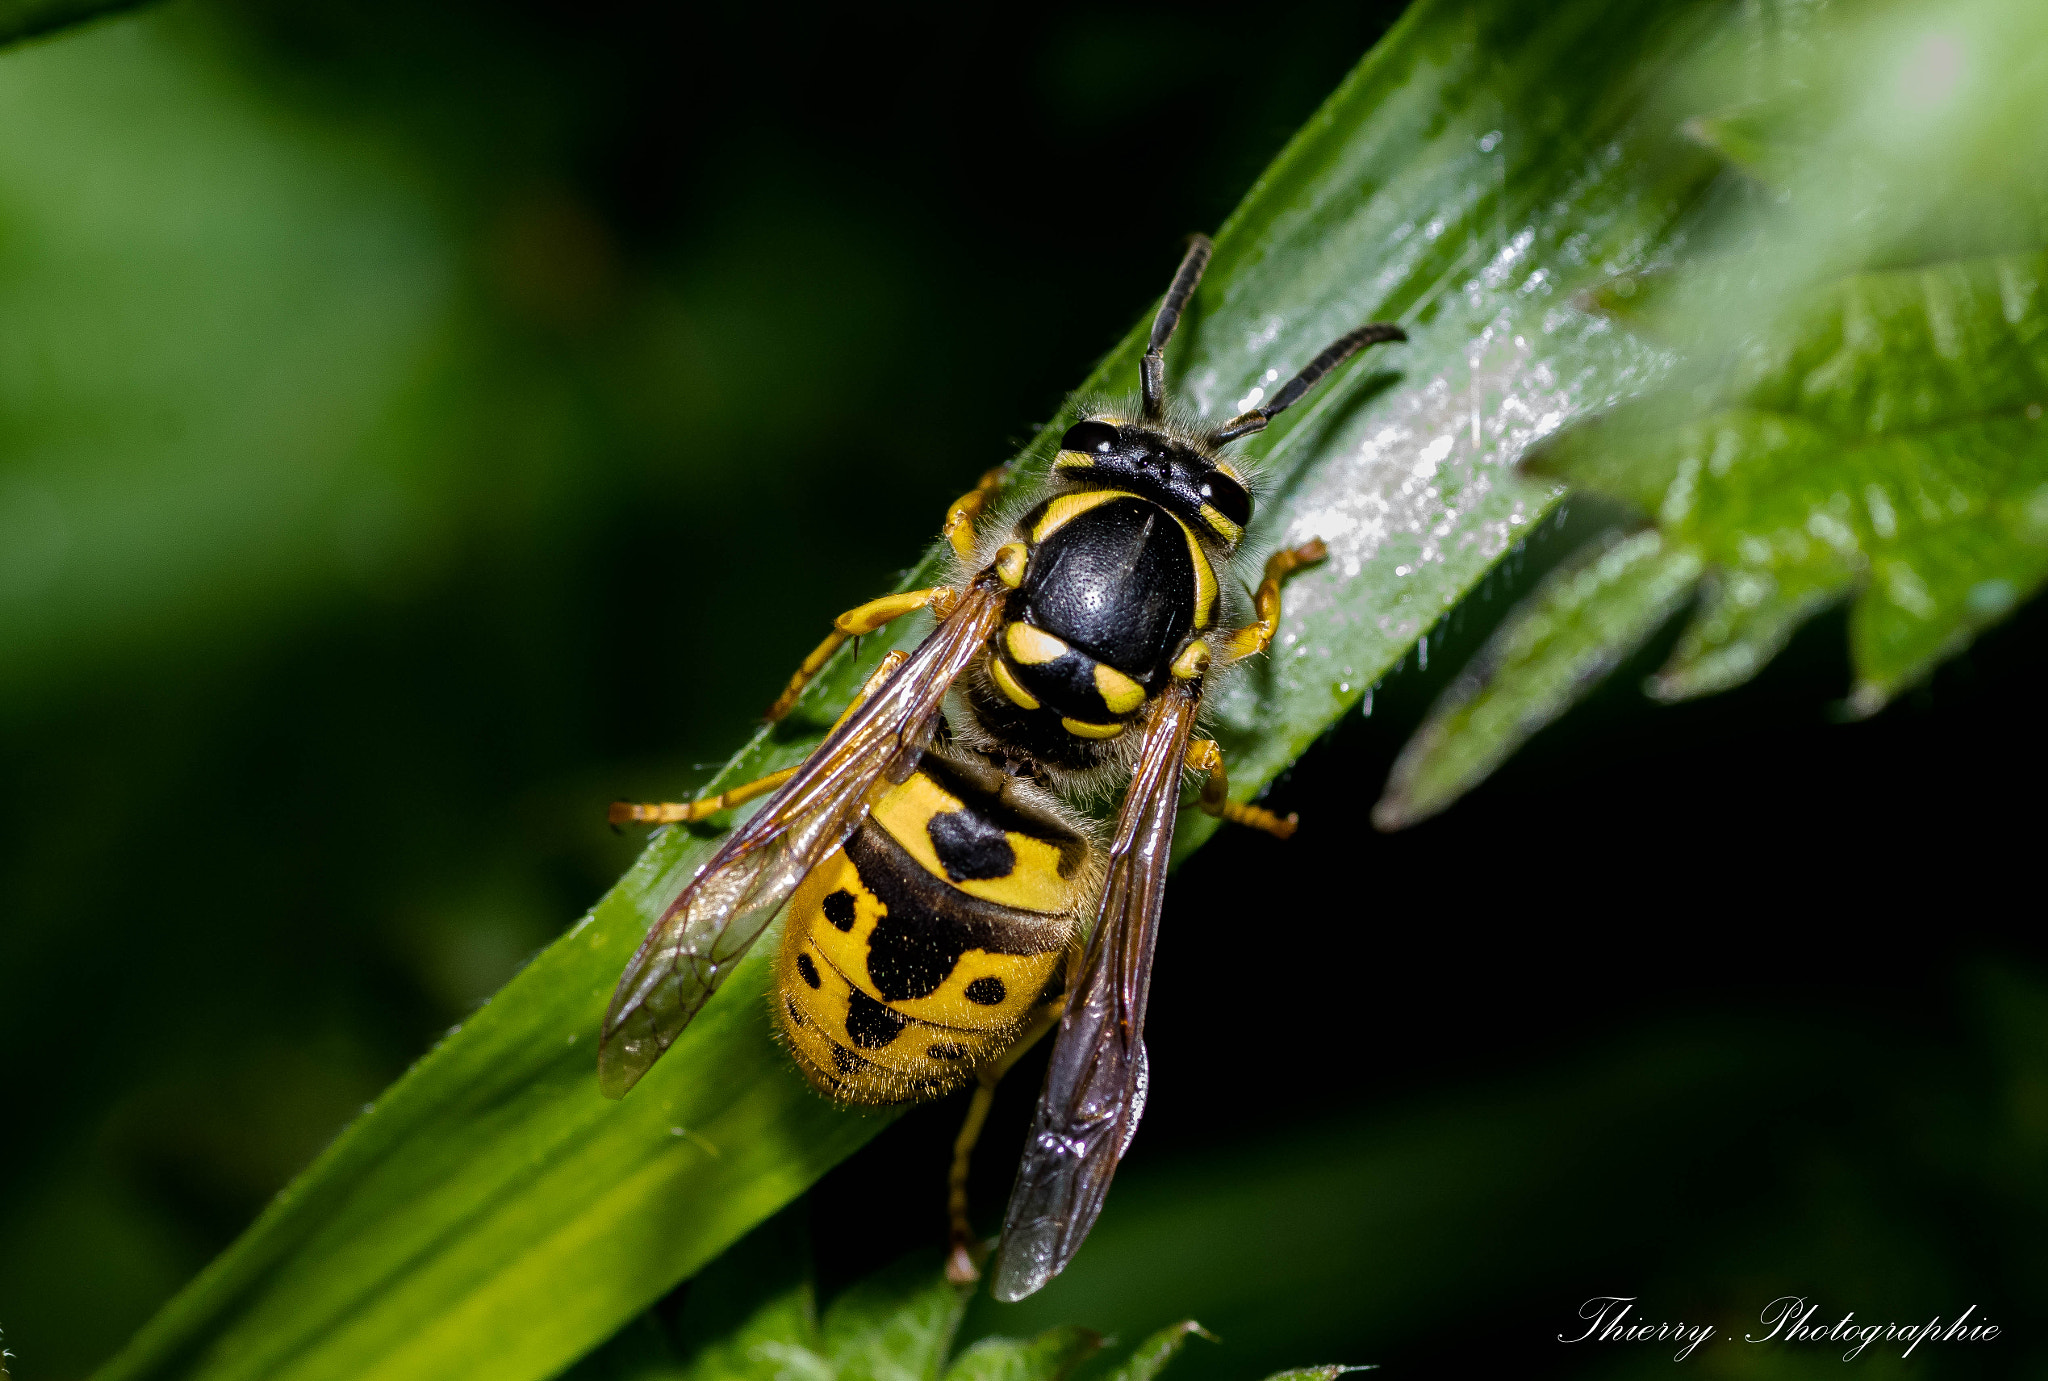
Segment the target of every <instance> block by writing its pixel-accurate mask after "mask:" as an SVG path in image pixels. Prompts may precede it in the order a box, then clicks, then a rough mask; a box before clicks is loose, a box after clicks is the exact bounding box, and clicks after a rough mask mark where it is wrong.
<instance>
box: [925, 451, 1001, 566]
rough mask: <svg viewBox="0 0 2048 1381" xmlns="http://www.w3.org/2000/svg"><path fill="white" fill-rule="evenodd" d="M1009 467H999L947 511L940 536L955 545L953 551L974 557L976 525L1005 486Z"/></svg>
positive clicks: (954, 502)
mask: <svg viewBox="0 0 2048 1381" xmlns="http://www.w3.org/2000/svg"><path fill="white" fill-rule="evenodd" d="M1007 468H1008V467H1007V466H1002V465H998V466H997V467H996V468H995V469H993V470H991V471H989V472H988V473H987V474H985V475H983V476H982V477H981V482H980V483H979V484H977V485H975V486H974V488H972V489H970V490H968V491H967V492H966V493H965V494H962V495H961V496H960V497H959V498H958V499H955V500H954V501H953V506H952V507H951V508H949V509H947V510H946V525H945V526H944V527H942V528H940V529H939V536H941V537H943V538H945V539H946V540H947V541H948V542H951V543H952V544H953V550H954V551H956V552H958V553H959V554H960V555H962V556H972V555H974V542H975V535H974V523H975V520H976V519H977V518H979V517H981V512H982V510H983V509H985V508H987V507H988V501H989V499H990V498H991V497H993V496H994V494H995V492H996V490H998V489H1000V488H1002V486H1003V472H1004V470H1006V469H1007Z"/></svg>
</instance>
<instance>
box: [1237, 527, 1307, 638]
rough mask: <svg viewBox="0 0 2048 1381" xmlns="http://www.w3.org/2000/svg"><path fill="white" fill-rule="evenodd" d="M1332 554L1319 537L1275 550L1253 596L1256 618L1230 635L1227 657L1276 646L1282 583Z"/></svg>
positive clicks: (1253, 608)
mask: <svg viewBox="0 0 2048 1381" xmlns="http://www.w3.org/2000/svg"><path fill="white" fill-rule="evenodd" d="M1329 554H1330V549H1329V548H1328V547H1326V546H1324V545H1323V540H1322V538H1320V537H1318V538H1317V539H1316V540H1315V541H1313V542H1304V543H1302V544H1301V545H1300V546H1298V547H1292V548H1289V549H1288V550H1286V551H1276V552H1274V553H1273V559H1272V560H1270V561H1268V562H1267V563H1266V578H1265V579H1264V580H1261V581H1260V582H1259V589H1258V593H1256V594H1254V595H1253V596H1252V610H1253V613H1254V614H1255V615H1256V617H1255V618H1254V619H1253V621H1252V622H1250V623H1248V624H1246V625H1245V626H1244V627H1242V628H1240V629H1238V630H1237V632H1235V633H1233V634H1231V635H1230V641H1229V642H1228V643H1227V644H1225V647H1226V649H1227V653H1228V655H1227V658H1226V660H1229V661H1233V662H1235V661H1238V660H1239V659H1240V658H1244V657H1255V656H1257V655H1258V654H1259V653H1261V652H1264V651H1265V650H1266V649H1267V648H1269V647H1271V646H1272V645H1273V633H1274V631H1275V630H1276V629H1278V628H1279V627H1280V582H1281V581H1283V580H1285V579H1287V577H1288V576H1290V575H1293V574H1294V573H1295V572H1296V571H1298V570H1300V569H1301V568H1302V567H1303V566H1310V565H1314V564H1315V563H1316V562H1318V561H1320V560H1322V559H1323V558H1324V557H1325V556H1328V555H1329Z"/></svg>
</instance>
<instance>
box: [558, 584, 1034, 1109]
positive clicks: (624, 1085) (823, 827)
mask: <svg viewBox="0 0 2048 1381" xmlns="http://www.w3.org/2000/svg"><path fill="white" fill-rule="evenodd" d="M1001 616H1002V600H1001V598H1000V595H999V592H997V591H993V590H985V589H982V588H980V587H979V586H974V587H970V588H969V589H968V591H967V594H966V596H965V597H964V598H963V599H962V600H961V602H960V604H959V607H957V608H956V609H954V611H953V612H952V613H951V614H950V615H948V616H947V617H946V619H945V620H944V621H943V622H941V623H940V624H939V626H938V628H937V629H935V630H934V631H933V632H932V634H931V636H930V637H928V638H926V639H925V640H924V642H923V643H921V644H920V645H919V646H918V648H917V650H916V651H915V652H913V653H911V654H910V659H909V660H908V661H906V662H905V663H904V664H903V665H902V666H901V667H899V668H897V670H896V672H895V673H894V674H893V675H892V676H890V677H889V678H888V679H887V680H886V681H884V682H883V683H882V684H881V685H880V686H877V687H875V688H874V690H873V691H872V692H871V693H870V694H869V695H868V696H867V697H866V698H865V699H864V700H862V701H861V702H860V703H859V704H858V705H856V706H855V707H854V709H853V710H852V711H851V712H850V713H849V714H848V715H847V716H846V718H845V719H843V720H842V721H841V722H840V723H839V725H838V726H837V727H836V728H834V729H833V730H832V732H831V733H830V734H828V735H827V736H826V738H825V741H824V742H823V743H821V744H819V745H818V747H817V750H816V751H815V752H813V753H812V754H811V755H810V757H808V758H806V759H804V764H803V766H802V767H800V768H798V769H797V773H796V775H795V776H794V777H791V778H790V779H789V780H788V781H787V782H785V783H783V785H782V787H781V788H780V789H779V790H778V791H777V792H776V793H775V794H774V795H773V796H771V797H769V798H768V803H767V804H766V805H765V806H763V807H762V808H761V809H760V810H758V811H756V812H755V813H754V814H753V815H752V816H751V817H750V818H749V819H748V820H747V821H746V823H744V824H742V825H740V826H739V827H738V828H737V829H735V830H734V831H733V832H732V834H731V835H729V836H728V837H727V838H726V841H725V843H724V844H723V845H722V846H721V847H720V848H719V850H718V852H717V853H715V854H713V855H712V856H711V859H710V861H709V862H707V863H706V864H705V865H704V866H703V867H702V868H700V869H698V870H697V874H696V876H695V877H693V878H692V879H691V880H690V885H689V886H687V887H685V888H684V889H683V891H682V895H680V896H678V897H677V898H676V899H675V901H674V902H673V903H671V904H670V906H669V908H668V910H667V911H665V912H664V913H662V917H661V919H660V920H659V921H658V922H656V923H655V925H654V928H653V929H651V930H650V931H648V932H647V939H646V940H645V941H643V942H642V943H641V946H640V949H639V951H638V952H637V953H635V954H634V956H633V960H632V962H631V963H629V964H627V965H626V971H625V973H624V974H623V975H622V976H621V977H620V979H619V986H618V990H617V991H616V992H614V993H613V994H612V1004H611V1007H610V1009H609V1010H607V1011H606V1012H605V1017H604V1026H603V1028H602V1032H601V1037H600V1042H601V1043H600V1045H599V1047H598V1057H597V1072H598V1086H599V1087H600V1088H601V1089H602V1090H603V1091H604V1093H605V1094H606V1096H608V1097H612V1098H617V1097H619V1096H620V1095H622V1094H624V1093H625V1091H626V1090H627V1089H629V1088H631V1087H632V1086H633V1085H634V1084H635V1083H636V1082H637V1081H638V1080H639V1078H640V1076H641V1075H643V1074H645V1073H646V1072H647V1070H648V1068H649V1067H650V1066H651V1065H653V1063H654V1062H655V1061H656V1060H658V1059H660V1058H661V1055H662V1052H664V1051H666V1050H667V1049H668V1048H669V1046H670V1045H671V1044H673V1043H674V1041H675V1039H676V1037H677V1036H679V1035H681V1034H682V1031H683V1028H684V1027H685V1026H687V1025H689V1024H690V1019H691V1018H692V1017H694V1016H696V1015H697V1012H698V1010H699V1009H700V1008H702V1007H703V1005H704V1004H705V1002H706V1001H708V1000H709V999H710V997H711V994H712V993H714V992H716V991H717V990H718V985H719V984H720V983H721V982H723V981H724V980H725V976H726V975H727V973H729V972H730V971H731V969H732V966H733V965H734V964H736V963H737V962H738V961H739V960H740V958H741V956H743V955H744V954H746V952H747V950H748V949H749V948H751V947H752V946H753V943H754V941H755V940H757V939H759V938H760V935H761V932H762V931H763V930H765V929H767V927H768V923H769V922H770V921H772V920H774V919H775V915H776V913H777V912H779V911H780V910H781V909H782V905H783V903H784V902H786V901H788V900H789V897H790V894H791V893H792V892H794V891H795V890H796V888H797V884H799V883H800V882H802V881H803V879H804V875H805V874H806V873H808V872H810V871H811V870H812V869H813V868H815V867H817V866H818V864H819V863H821V862H823V861H824V859H825V858H826V857H827V856H828V855H829V854H830V853H831V852H832V850H834V849H836V848H838V847H839V846H840V845H841V844H843V843H845V842H846V837H847V836H848V835H849V834H851V833H852V832H853V830H854V827H855V826H857V825H859V824H860V822H861V820H862V819H863V818H864V817H865V816H866V815H867V812H868V807H869V806H870V805H871V804H872V802H873V798H874V797H875V796H876V795H878V794H879V791H878V788H882V789H886V786H888V785H893V784H895V783H896V782H899V781H901V780H902V779H903V778H905V777H907V776H908V775H909V773H910V770H911V768H912V767H914V766H915V765H916V762H917V758H918V754H920V753H921V752H923V751H924V748H925V745H926V744H927V743H929V742H930V741H931V736H932V731H933V730H934V729H935V728H936V727H937V725H938V719H939V712H940V707H941V706H942V705H943V703H944V701H945V698H946V691H947V688H948V687H950V686H951V685H952V684H953V682H954V680H955V679H957V678H958V677H959V676H960V674H961V673H962V672H964V671H965V670H966V669H967V668H968V666H969V665H971V664H972V662H973V660H974V657H975V655H976V654H977V653H979V652H980V651H981V649H982V647H983V646H984V645H985V644H986V643H987V641H988V638H989V635H990V634H991V633H993V632H994V631H995V628H996V624H997V623H998V622H999V621H1000V619H1001Z"/></svg>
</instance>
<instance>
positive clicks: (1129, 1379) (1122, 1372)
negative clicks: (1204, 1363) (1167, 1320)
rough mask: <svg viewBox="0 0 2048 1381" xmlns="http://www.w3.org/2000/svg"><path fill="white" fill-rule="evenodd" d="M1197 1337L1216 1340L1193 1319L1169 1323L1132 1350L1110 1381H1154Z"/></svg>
mask: <svg viewBox="0 0 2048 1381" xmlns="http://www.w3.org/2000/svg"><path fill="white" fill-rule="evenodd" d="M1196 1334H1200V1335H1201V1336H1202V1337H1204V1338H1209V1341H1211V1342H1214V1341H1215V1339H1214V1338H1213V1337H1210V1334H1209V1332H1208V1331H1207V1330H1206V1329H1204V1328H1203V1327H1202V1326H1201V1325H1200V1324H1198V1323H1196V1322H1195V1321H1194V1320H1193V1319H1182V1320H1181V1321H1180V1322H1179V1323H1171V1324H1168V1325H1167V1326H1166V1327H1164V1328H1162V1329H1160V1330H1159V1331H1158V1332H1157V1333H1154V1334H1153V1335H1152V1336H1151V1337H1149V1338H1147V1339H1145V1341H1144V1342H1142V1343H1139V1344H1138V1345H1137V1347H1135V1348H1133V1349H1132V1350H1131V1355H1130V1356H1129V1357H1128V1358H1126V1359H1125V1360H1124V1364H1123V1365H1122V1366H1120V1367H1118V1368H1117V1369H1116V1371H1115V1372H1114V1373H1112V1374H1111V1375H1110V1377H1109V1381H1153V1378H1154V1377H1156V1376H1158V1375H1159V1373H1160V1372H1162V1371H1164V1370H1165V1369H1166V1364H1167V1363H1168V1362H1171V1361H1172V1360H1173V1359H1174V1357H1175V1355H1176V1354H1178V1353H1179V1352H1180V1350H1181V1349H1182V1348H1184V1347H1186V1346H1187V1343H1188V1339H1189V1338H1191V1337H1193V1336H1195V1335H1196Z"/></svg>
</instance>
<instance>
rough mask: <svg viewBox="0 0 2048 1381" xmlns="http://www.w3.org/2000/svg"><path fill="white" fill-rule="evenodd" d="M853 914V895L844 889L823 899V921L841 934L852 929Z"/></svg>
mask: <svg viewBox="0 0 2048 1381" xmlns="http://www.w3.org/2000/svg"><path fill="white" fill-rule="evenodd" d="M853 914H854V913H853V893H851V892H849V891H847V890H846V889H845V888H844V887H842V888H840V889H839V890H838V891H837V892H834V893H832V894H830V895H829V896H827V897H826V898H825V919H826V920H828V921H830V922H832V924H833V925H835V926H837V927H838V928H839V929H840V931H841V932H842V933H843V932H846V931H850V930H852V929H853Z"/></svg>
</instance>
